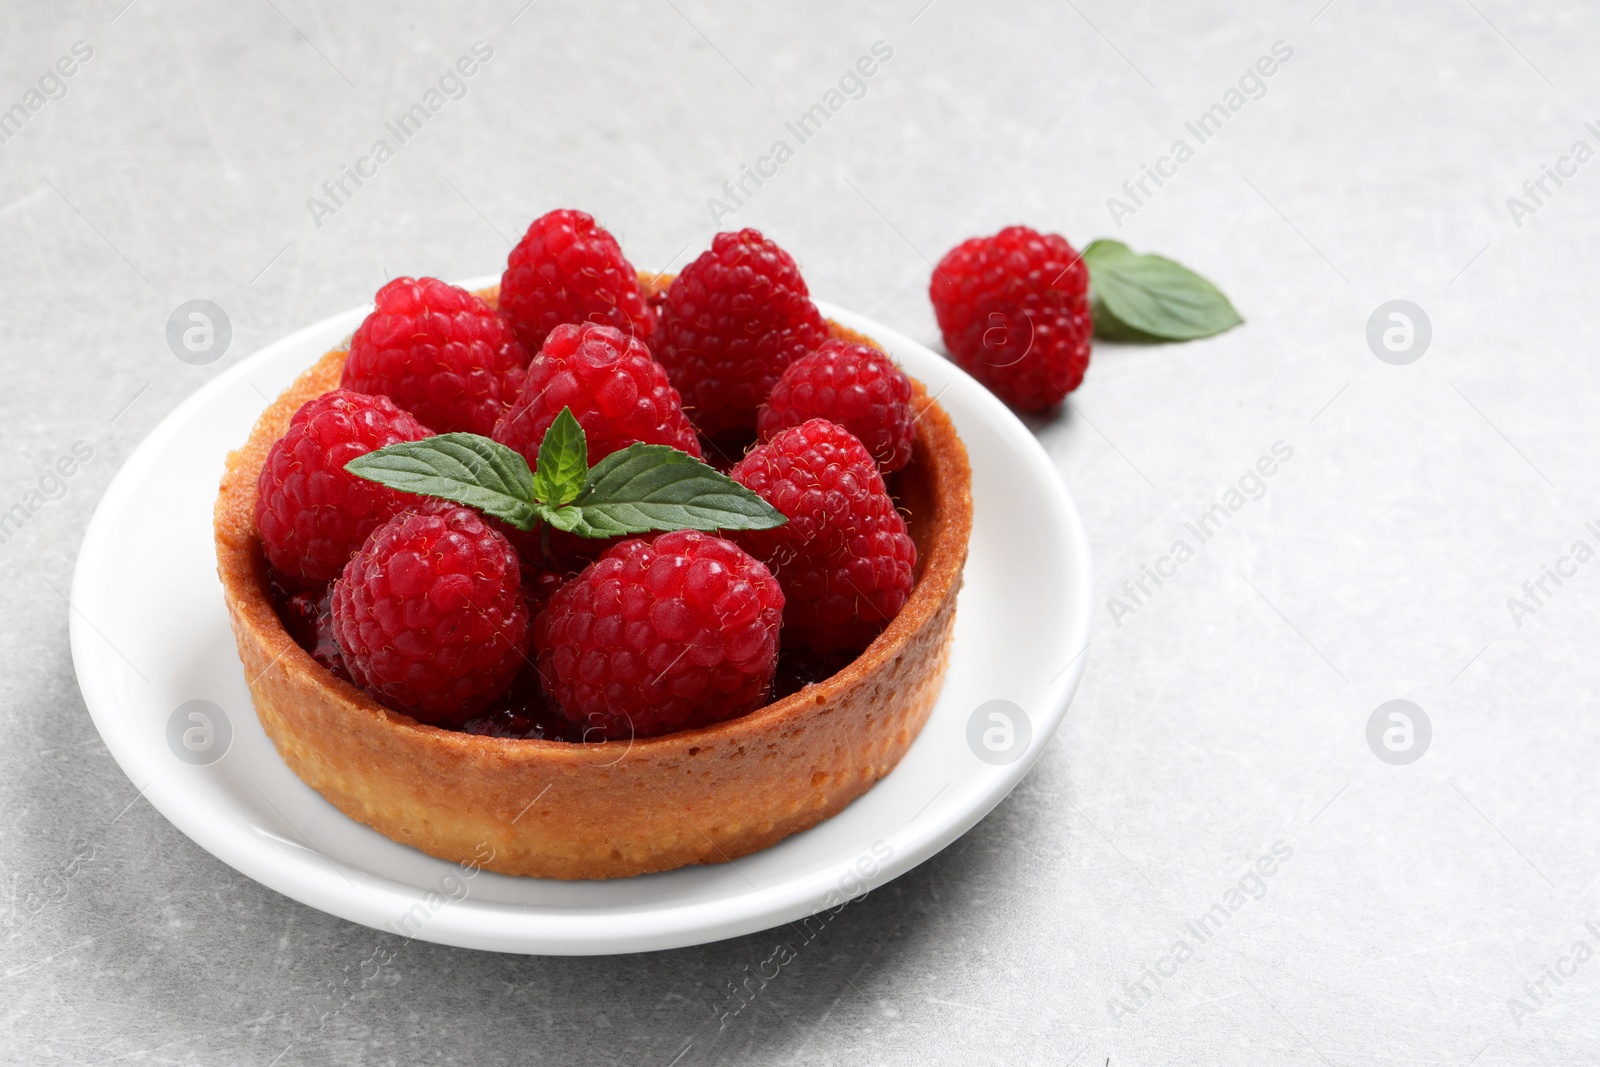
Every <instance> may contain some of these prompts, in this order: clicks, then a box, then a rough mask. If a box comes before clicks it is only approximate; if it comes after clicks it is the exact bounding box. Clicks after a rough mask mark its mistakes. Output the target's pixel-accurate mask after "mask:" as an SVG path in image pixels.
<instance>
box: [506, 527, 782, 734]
mask: <svg viewBox="0 0 1600 1067" xmlns="http://www.w3.org/2000/svg"><path fill="white" fill-rule="evenodd" d="M782 619H783V591H782V590H781V589H780V588H779V587H778V583H777V581H776V580H775V579H774V578H773V577H772V574H771V572H770V571H768V570H767V568H766V567H764V566H763V565H762V564H760V563H758V562H757V561H756V560H754V559H751V558H750V556H748V555H746V554H745V552H744V551H743V550H742V549H740V548H739V547H738V546H737V545H735V544H733V543H732V542H731V541H724V540H723V539H722V538H720V537H714V536H712V535H711V534H704V533H699V532H697V531H694V530H676V531H673V532H672V533H664V534H659V535H657V536H656V538H655V539H654V540H652V541H647V540H643V539H641V538H629V539H628V540H626V541H623V542H622V543H621V544H619V545H616V546H615V547H613V548H611V549H610V550H609V551H607V552H606V554H605V555H603V556H601V557H600V559H599V560H597V561H595V562H594V563H593V564H591V565H590V566H589V567H588V568H587V569H585V570H584V572H583V573H582V574H580V575H578V576H577V577H576V578H574V579H572V580H571V581H570V582H568V583H567V584H566V585H564V586H562V587H561V589H560V591H559V592H557V593H556V595H555V596H554V597H552V598H551V600H550V606H549V607H547V608H545V610H544V611H543V612H542V613H541V614H540V615H539V617H538V618H537V619H535V620H534V624H533V643H534V648H535V649H537V651H538V663H539V676H540V678H541V679H542V680H543V681H544V687H545V692H547V693H549V694H550V697H551V699H552V700H553V701H554V702H555V704H556V705H557V706H558V707H559V708H560V709H561V711H562V712H563V713H564V714H565V715H566V716H567V718H569V719H571V720H572V721H573V722H575V723H580V724H582V725H583V726H584V727H586V728H587V729H588V730H589V731H591V732H593V733H598V734H599V735H600V736H602V737H622V738H626V737H636V736H637V737H645V736H650V735H653V734H663V733H668V732H670V731H672V730H683V729H688V728H689V727H693V726H705V725H707V724H709V723H714V722H721V721H722V720H724V719H731V718H734V717H735V716H738V715H743V714H744V713H745V712H747V711H750V710H752V709H753V708H755V707H757V706H759V705H760V704H761V703H762V701H764V700H765V699H766V696H767V691H768V687H769V685H770V684H771V682H772V674H773V670H774V668H775V667H776V665H777V661H778V628H779V626H780V625H781V623H782Z"/></svg>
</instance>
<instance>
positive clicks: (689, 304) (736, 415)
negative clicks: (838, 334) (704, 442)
mask: <svg viewBox="0 0 1600 1067" xmlns="http://www.w3.org/2000/svg"><path fill="white" fill-rule="evenodd" d="M827 337H828V325H827V323H826V322H824V321H823V318H822V313H821V312H820V311H818V310H817V306H816V305H815V304H813V303H812V302H811V298H810V295H809V294H808V292H807V290H806V282H805V279H804V278H802V277H800V268H799V267H797V266H795V262H794V260H793V259H791V258H790V257H789V253H787V252H785V251H784V250H783V249H781V248H779V247H778V246H777V245H775V244H773V243H772V242H771V241H769V240H767V239H766V238H765V237H763V236H761V234H760V232H759V231H756V230H740V231H738V232H737V233H719V234H717V236H716V238H715V239H714V240H713V241H712V242H711V250H710V251H709V252H705V253H703V254H702V255H701V256H700V258H699V259H696V260H695V261H694V262H693V263H691V264H689V265H688V266H687V267H685V268H683V273H682V274H679V275H678V276H677V277H676V278H674V279H673V280H672V285H671V287H670V288H669V289H668V290H667V303H666V307H665V308H664V309H663V311H662V314H661V325H660V329H659V331H658V333H657V335H656V341H655V350H656V354H657V357H658V358H659V359H660V360H661V362H662V364H663V365H665V366H666V368H667V373H668V374H669V375H671V376H672V384H673V385H676V386H677V387H678V391H679V392H680V393H682V394H683V403H684V407H685V408H687V409H688V411H689V414H690V416H691V417H692V418H693V419H694V421H695V424H696V425H697V426H699V427H700V430H701V432H702V433H705V434H708V435H712V436H715V435H717V434H723V433H729V432H732V431H743V432H746V433H748V432H749V431H751V430H754V429H755V424H756V409H757V408H758V407H760V405H761V402H762V401H763V400H765V399H766V398H767V394H768V393H770V392H771V391H772V386H773V384H774V383H776V382H777V380H778V376H779V375H780V374H782V373H783V370H784V368H785V367H787V366H788V365H789V364H790V363H793V362H794V361H795V360H796V359H799V358H800V357H801V356H803V355H805V354H806V353H807V352H809V351H811V350H812V349H814V348H816V347H817V346H818V345H820V344H821V343H822V342H823V341H825V340H826V339H827Z"/></svg>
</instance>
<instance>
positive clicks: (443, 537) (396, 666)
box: [333, 507, 528, 725]
mask: <svg viewBox="0 0 1600 1067" xmlns="http://www.w3.org/2000/svg"><path fill="white" fill-rule="evenodd" d="M333 632H334V636H335V637H336V638H337V639H338V641H339V648H340V650H341V651H343V653H344V661H345V666H346V667H347V668H348V669H349V671H350V677H351V678H352V679H353V680H354V681H355V683H356V684H357V685H360V686H364V687H365V688H366V689H368V690H370V691H371V692H372V693H373V695H374V696H376V697H378V698H379V699H380V700H382V701H383V702H384V703H386V704H389V705H390V706H391V707H394V708H396V709H397V710H400V711H405V712H409V713H410V714H411V715H413V716H415V717H416V718H417V719H418V720H420V721H422V722H428V723H434V724H437V725H457V724H459V723H461V722H463V721H465V720H466V719H468V718H470V717H471V716H472V715H474V714H475V713H477V712H478V711H481V710H483V709H484V708H485V707H486V706H487V705H488V704H489V703H490V702H491V701H492V700H494V698H495V697H497V696H499V695H500V694H501V693H503V692H504V691H505V689H506V687H507V686H509V685H510V684H511V680H512V678H514V677H515V676H516V674H517V670H518V669H519V668H520V667H521V666H522V665H523V663H524V662H525V659H526V657H525V650H526V648H527V643H528V608H527V605H526V604H524V603H523V599H522V588H521V582H520V580H519V578H518V561H517V554H516V552H514V551H512V548H511V545H510V544H509V543H508V542H507V541H506V539H505V538H504V537H501V536H500V535H499V534H498V533H496V532H495V531H494V530H492V529H490V528H489V526H488V524H487V523H485V522H484V520H483V517H482V516H480V515H479V514H478V513H477V512H475V511H473V510H472V509H471V508H463V507H456V508H445V509H434V510H433V511H432V512H431V513H429V512H406V513H404V514H401V515H397V516H395V517H394V518H393V519H390V520H389V521H388V522H386V523H384V524H383V525H382V526H379V527H378V528H377V529H376V530H374V531H373V532H372V536H371V537H369V538H368V539H367V542H366V544H364V545H363V546H362V547H361V551H359V552H357V553H356V554H355V555H354V556H353V557H351V559H350V562H349V564H347V565H346V566H345V569H344V574H343V575H341V576H340V578H339V580H338V581H337V582H336V583H334V587H333Z"/></svg>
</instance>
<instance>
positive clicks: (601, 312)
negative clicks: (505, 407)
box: [500, 210, 656, 352]
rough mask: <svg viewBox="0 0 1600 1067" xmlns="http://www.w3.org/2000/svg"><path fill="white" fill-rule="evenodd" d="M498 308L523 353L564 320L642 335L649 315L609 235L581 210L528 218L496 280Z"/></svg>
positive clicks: (649, 328)
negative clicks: (520, 344) (498, 287)
mask: <svg viewBox="0 0 1600 1067" xmlns="http://www.w3.org/2000/svg"><path fill="white" fill-rule="evenodd" d="M500 311H501V313H502V314H504V315H505V316H506V317H507V318H508V319H510V320H511V326H512V328H513V329H514V330H516V333H517V340H519V341H521V342H522V345H523V347H524V348H526V349H527V350H528V351H529V352H537V351H538V350H539V346H540V345H542V344H544V339H545V336H546V335H548V334H549V333H550V331H551V330H553V329H555V328H556V327H557V326H560V325H561V324H562V323H565V322H600V323H605V324H606V325H608V326H615V327H617V328H618V329H619V330H622V331H623V332H624V333H630V334H634V335H635V336H637V337H639V338H641V339H644V340H649V338H650V334H651V333H652V332H653V331H654V329H655V324H656V323H655V315H654V314H653V313H652V312H651V311H650V309H649V308H647V307H646V306H645V302H644V291H643V290H642V289H641V288H640V287H639V275H638V273H637V272H636V271H634V269H633V265H632V264H630V263H629V262H628V260H627V258H626V257H624V256H623V254H622V248H621V247H620V246H619V245H618V244H617V240H616V238H614V237H612V236H611V234H609V233H607V232H606V231H605V230H604V229H602V228H601V227H599V226H596V225H595V223H594V219H593V218H591V217H590V216H588V215H585V214H584V213H583V212H581V211H565V210H562V211H552V212H550V213H548V214H546V215H541V216H540V217H539V218H536V219H534V220H533V222H532V223H531V224H530V225H529V226H528V232H527V233H526V234H524V235H523V238H522V240H521V241H520V242H518V244H517V247H515V248H513V249H512V250H511V256H510V259H509V260H508V261H507V262H506V271H505V274H504V275H502V276H501V278H500Z"/></svg>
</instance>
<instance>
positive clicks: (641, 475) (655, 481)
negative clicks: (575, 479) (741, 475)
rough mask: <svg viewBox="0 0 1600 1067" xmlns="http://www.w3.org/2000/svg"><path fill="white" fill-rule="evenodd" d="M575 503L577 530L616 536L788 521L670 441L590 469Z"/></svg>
mask: <svg viewBox="0 0 1600 1067" xmlns="http://www.w3.org/2000/svg"><path fill="white" fill-rule="evenodd" d="M571 506H572V507H573V508H576V509H578V510H579V511H580V512H581V513H582V521H581V522H580V523H579V524H578V525H576V526H574V527H573V528H572V532H573V533H576V534H579V535H581V536H584V537H616V536H619V535H621V534H635V533H644V532H646V531H647V530H705V531H707V532H711V531H715V530H770V529H772V528H773V527H774V526H782V525H783V524H784V523H785V522H787V521H788V520H787V519H786V518H784V516H783V513H782V512H780V511H779V510H778V509H777V508H774V507H773V506H772V505H771V504H768V503H767V502H766V501H765V500H763V499H761V497H759V496H757V495H756V494H755V493H753V492H751V491H750V490H748V489H746V488H745V487H744V486H742V485H740V484H739V483H738V482H736V481H734V480H733V479H732V478H729V477H728V476H727V475H725V474H722V473H720V472H719V471H717V470H716V469H714V468H712V467H709V466H707V465H706V464H704V463H702V462H701V461H700V460H698V459H695V458H694V457H693V456H691V455H689V454H688V453H685V452H680V451H679V450H678V449H676V448H671V447H669V446H667V445H647V444H642V443H638V444H632V445H629V446H628V447H627V448H625V449H623V450H622V451H620V452H613V453H612V454H611V455H609V456H607V457H606V458H605V459H603V460H601V461H600V462H599V463H597V464H595V465H594V467H592V468H591V469H590V471H589V477H588V480H587V482H586V483H585V484H584V487H583V492H581V493H579V494H578V496H577V497H576V499H574V500H573V501H572V504H571Z"/></svg>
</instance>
